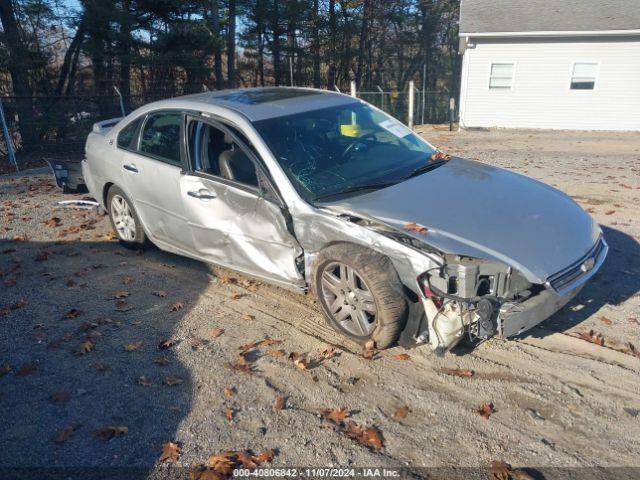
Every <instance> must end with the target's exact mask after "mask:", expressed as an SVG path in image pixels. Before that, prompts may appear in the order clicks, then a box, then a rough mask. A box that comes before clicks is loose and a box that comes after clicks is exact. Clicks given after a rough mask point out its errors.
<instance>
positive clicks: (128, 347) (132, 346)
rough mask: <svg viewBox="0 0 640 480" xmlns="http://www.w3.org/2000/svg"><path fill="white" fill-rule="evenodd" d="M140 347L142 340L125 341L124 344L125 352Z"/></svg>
mask: <svg viewBox="0 0 640 480" xmlns="http://www.w3.org/2000/svg"><path fill="white" fill-rule="evenodd" d="M141 347H142V342H134V343H127V344H126V345H125V346H124V351H125V352H134V351H136V350H139V349H140V348H141Z"/></svg>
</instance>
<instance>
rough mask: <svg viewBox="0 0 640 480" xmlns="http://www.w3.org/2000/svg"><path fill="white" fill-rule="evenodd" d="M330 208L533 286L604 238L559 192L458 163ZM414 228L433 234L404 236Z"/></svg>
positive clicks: (528, 180) (456, 160) (512, 175)
mask: <svg viewBox="0 0 640 480" xmlns="http://www.w3.org/2000/svg"><path fill="white" fill-rule="evenodd" d="M325 206H327V207H329V208H333V209H338V210H344V211H350V212H353V213H361V214H363V215H366V216H369V217H373V218H376V219H378V220H379V221H381V222H383V223H386V224H387V225H389V226H392V227H395V228H397V229H398V230H403V231H404V232H405V233H406V234H407V235H411V236H413V237H415V238H417V239H419V240H421V241H423V242H425V243H428V244H429V245H431V246H433V247H435V248H437V249H439V250H440V251H442V252H446V253H453V254H460V255H467V256H471V257H476V258H485V259H492V260H498V261H501V262H503V263H505V264H507V265H510V266H512V267H513V268H515V269H517V270H518V271H520V272H521V273H522V274H523V275H524V276H525V277H527V279H528V280H529V281H530V282H533V283H544V281H546V279H547V277H549V276H550V275H552V274H554V273H556V272H558V271H560V270H562V269H563V268H565V267H568V266H569V265H571V264H572V263H574V262H576V261H578V260H579V259H580V258H581V257H582V256H584V255H585V254H586V253H587V252H588V251H589V249H590V248H591V247H593V245H594V244H595V243H596V241H597V239H598V237H599V235H600V227H599V226H598V224H597V223H596V222H595V221H594V220H593V219H592V218H591V216H590V215H588V214H587V213H586V212H585V211H584V210H583V209H582V208H581V207H580V206H579V205H578V204H576V203H575V202H574V201H573V200H571V198H569V197H568V196H567V195H565V194H564V193H562V192H560V191H559V190H556V189H555V188H552V187H550V186H548V185H545V184H544V183H541V182H538V181H536V180H533V179H531V178H528V177H525V176H523V175H519V174H517V173H513V172H510V171H508V170H503V169H500V168H496V167H492V166H489V165H485V164H482V163H478V162H472V161H469V160H463V159H460V158H452V159H451V160H450V161H449V162H447V163H446V164H444V165H442V166H440V167H438V168H436V169H435V170H432V171H430V172H427V173H424V174H422V175H419V176H417V177H414V178H412V179H410V180H407V181H405V182H402V183H399V184H397V185H393V186H391V187H388V188H384V189H382V190H377V191H375V192H372V193H367V194H364V195H359V196H356V197H352V198H348V199H346V200H342V201H338V202H332V203H330V204H325ZM412 222H416V223H418V224H420V225H423V226H424V227H427V229H428V233H427V234H426V235H423V234H420V233H416V232H411V231H407V230H404V226H405V225H406V224H407V223H412Z"/></svg>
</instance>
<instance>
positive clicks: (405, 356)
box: [393, 353, 411, 362]
mask: <svg viewBox="0 0 640 480" xmlns="http://www.w3.org/2000/svg"><path fill="white" fill-rule="evenodd" d="M393 358H394V359H396V360H400V361H402V362H405V361H407V360H410V359H411V355H409V354H406V353H399V354H397V355H394V356H393Z"/></svg>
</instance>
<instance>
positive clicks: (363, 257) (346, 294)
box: [313, 243, 407, 349]
mask: <svg viewBox="0 0 640 480" xmlns="http://www.w3.org/2000/svg"><path fill="white" fill-rule="evenodd" d="M313 282H314V287H315V292H316V296H317V298H318V303H319V304H320V306H321V308H322V310H323V312H324V314H325V316H326V318H327V321H328V322H329V324H330V325H331V326H332V327H333V329H334V330H336V331H338V332H339V333H341V334H343V335H345V336H346V337H348V338H350V339H352V340H354V341H356V342H357V343H359V344H362V345H364V344H366V343H367V342H369V341H370V340H373V341H374V342H375V345H376V347H377V348H379V349H383V348H387V347H390V346H391V345H393V344H394V343H395V342H396V341H397V339H398V337H399V335H400V331H401V330H402V327H403V326H404V323H405V320H406V315H407V301H406V297H405V295H404V288H403V286H402V283H401V282H400V278H399V277H398V273H397V272H396V270H395V268H394V267H393V264H392V263H391V260H389V258H387V257H385V256H384V255H382V254H380V253H378V252H374V251H372V250H369V249H367V248H364V247H361V246H358V245H353V244H348V243H341V244H336V245H331V246H329V247H327V248H326V249H324V250H322V251H321V252H320V253H319V254H318V257H317V259H316V262H315V265H314V271H313Z"/></svg>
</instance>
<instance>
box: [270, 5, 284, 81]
mask: <svg viewBox="0 0 640 480" xmlns="http://www.w3.org/2000/svg"><path fill="white" fill-rule="evenodd" d="M279 3H280V0H273V18H272V19H271V24H272V27H271V29H272V30H273V46H272V48H271V53H272V54H273V76H274V77H275V84H276V85H280V83H281V82H282V64H281V63H280V23H279V22H280V18H279V17H280V12H279V6H280V5H279Z"/></svg>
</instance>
